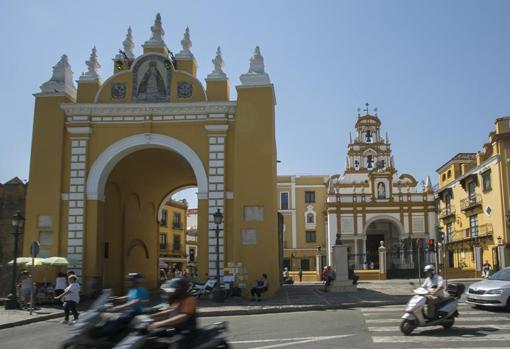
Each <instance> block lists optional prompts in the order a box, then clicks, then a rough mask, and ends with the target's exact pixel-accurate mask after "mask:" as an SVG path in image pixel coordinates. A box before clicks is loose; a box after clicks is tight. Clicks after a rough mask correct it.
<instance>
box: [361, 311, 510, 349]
mask: <svg viewBox="0 0 510 349" xmlns="http://www.w3.org/2000/svg"><path fill="white" fill-rule="evenodd" d="M404 310H405V306H403V305H402V306H386V307H372V308H360V309H359V311H360V313H361V314H362V316H363V318H364V320H365V324H366V326H367V327H366V328H367V331H368V333H369V335H370V336H371V338H372V342H373V345H374V348H377V349H404V348H405V349H431V348H441V349H461V348H463V349H468V348H469V349H502V348H507V349H508V348H510V345H509V344H508V343H510V315H509V314H507V313H505V312H493V311H490V310H484V309H475V308H473V307H472V306H470V305H469V304H465V303H460V304H459V305H458V310H459V314H460V315H459V317H457V318H456V319H455V324H454V325H453V328H452V329H450V330H443V329H442V327H441V326H440V325H438V326H430V327H418V328H416V329H415V330H414V331H413V333H412V334H411V335H410V336H405V335H403V334H402V333H401V332H400V328H399V326H398V324H399V323H400V322H401V321H402V319H401V316H402V315H403V314H404ZM432 334H433V335H432ZM484 344H488V345H487V346H483V347H481V346H482V345H484ZM477 346H478V347H477Z"/></svg>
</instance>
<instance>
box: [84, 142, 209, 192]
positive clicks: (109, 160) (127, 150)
mask: <svg viewBox="0 0 510 349" xmlns="http://www.w3.org/2000/svg"><path fill="white" fill-rule="evenodd" d="M148 148H159V149H168V150H172V151H175V152H176V153H178V154H179V155H181V156H182V157H184V158H185V159H186V160H187V161H188V163H189V164H190V166H191V167H192V169H193V172H194V173H195V177H196V180H197V187H198V193H199V194H197V196H198V198H199V199H200V198H201V197H200V194H204V195H207V192H208V186H207V184H208V180H207V174H206V172H205V168H204V165H203V164H202V161H201V160H200V157H199V156H198V155H197V153H195V151H194V150H193V149H192V148H190V147H189V146H188V145H186V144H185V143H183V142H181V141H179V140H177V139H175V138H172V137H169V136H165V135H161V134H154V133H145V134H138V135H134V136H130V137H126V138H123V139H121V140H120V141H117V142H116V143H114V144H112V145H110V146H109V147H108V148H107V149H106V150H104V151H103V152H102V153H101V154H100V155H99V156H98V157H97V159H96V160H95V161H94V164H93V165H92V167H91V168H90V172H89V175H88V178H87V198H88V200H101V201H102V200H104V189H105V185H106V180H107V179H108V176H109V175H110V173H111V171H112V170H113V168H114V167H115V165H116V164H117V163H118V162H119V161H120V160H121V159H123V158H124V157H126V156H127V155H129V154H131V153H134V152H135V151H138V150H141V149H148Z"/></svg>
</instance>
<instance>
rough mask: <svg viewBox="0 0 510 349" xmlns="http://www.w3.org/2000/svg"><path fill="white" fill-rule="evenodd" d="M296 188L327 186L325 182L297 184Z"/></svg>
mask: <svg viewBox="0 0 510 349" xmlns="http://www.w3.org/2000/svg"><path fill="white" fill-rule="evenodd" d="M296 188H326V185H325V184H310V185H307V184H296Z"/></svg>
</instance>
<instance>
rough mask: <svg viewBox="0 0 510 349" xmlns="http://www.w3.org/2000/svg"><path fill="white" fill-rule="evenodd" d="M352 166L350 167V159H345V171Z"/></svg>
mask: <svg viewBox="0 0 510 349" xmlns="http://www.w3.org/2000/svg"><path fill="white" fill-rule="evenodd" d="M349 167H350V166H349V157H348V156H346V157H345V169H348V168H349Z"/></svg>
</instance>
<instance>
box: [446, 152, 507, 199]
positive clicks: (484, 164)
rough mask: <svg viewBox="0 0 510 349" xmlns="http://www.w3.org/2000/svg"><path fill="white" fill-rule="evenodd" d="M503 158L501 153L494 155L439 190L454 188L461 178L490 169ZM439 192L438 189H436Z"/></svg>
mask: <svg viewBox="0 0 510 349" xmlns="http://www.w3.org/2000/svg"><path fill="white" fill-rule="evenodd" d="M500 160H501V156H500V155H499V154H496V155H494V156H493V157H491V158H489V159H487V160H486V161H484V162H482V163H481V164H480V165H478V166H476V167H475V168H472V169H471V170H469V171H468V172H466V173H464V175H462V176H461V177H459V178H457V179H456V180H454V181H453V182H451V183H450V184H448V185H447V186H444V187H441V188H439V189H438V191H439V190H441V191H442V190H444V189H446V188H453V187H454V186H455V185H456V184H457V183H459V182H460V181H461V180H463V179H464V178H466V177H467V176H470V175H472V174H479V173H480V172H484V171H486V170H488V169H489V168H490V167H491V166H492V165H495V164H497V163H498V161H500ZM436 192H437V191H436Z"/></svg>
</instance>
